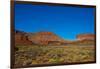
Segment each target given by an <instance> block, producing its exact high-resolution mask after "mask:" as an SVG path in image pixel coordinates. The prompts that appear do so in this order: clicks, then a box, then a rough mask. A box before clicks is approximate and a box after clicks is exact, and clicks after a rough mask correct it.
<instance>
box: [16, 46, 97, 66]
mask: <svg viewBox="0 0 100 69" xmlns="http://www.w3.org/2000/svg"><path fill="white" fill-rule="evenodd" d="M16 48H17V49H16V54H15V67H18V66H26V65H35V64H56V63H75V62H76V63H77V62H80V63H81V62H89V61H95V48H94V46H92V45H91V46H89V45H85V46H77V45H70V46H34V45H33V46H16Z"/></svg>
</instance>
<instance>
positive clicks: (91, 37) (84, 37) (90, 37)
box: [77, 34, 95, 41]
mask: <svg viewBox="0 0 100 69" xmlns="http://www.w3.org/2000/svg"><path fill="white" fill-rule="evenodd" d="M77 40H80V41H81V40H95V35H94V34H79V35H77Z"/></svg>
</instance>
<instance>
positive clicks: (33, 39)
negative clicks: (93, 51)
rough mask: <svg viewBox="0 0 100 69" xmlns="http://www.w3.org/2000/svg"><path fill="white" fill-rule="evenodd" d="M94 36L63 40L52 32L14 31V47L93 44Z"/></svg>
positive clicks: (79, 36)
mask: <svg viewBox="0 0 100 69" xmlns="http://www.w3.org/2000/svg"><path fill="white" fill-rule="evenodd" d="M94 40H95V35H94V34H80V35H77V40H75V41H70V40H64V39H62V38H61V37H59V36H58V35H56V34H54V33H52V32H36V33H26V32H23V31H18V30H17V31H15V45H32V44H36V45H67V44H93V43H95V41H94Z"/></svg>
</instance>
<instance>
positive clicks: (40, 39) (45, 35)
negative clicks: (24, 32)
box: [29, 32, 62, 45]
mask: <svg viewBox="0 0 100 69" xmlns="http://www.w3.org/2000/svg"><path fill="white" fill-rule="evenodd" d="M29 40H31V41H32V42H33V43H35V44H40V45H48V44H57V45H59V44H61V41H62V39H61V38H60V37H58V36H57V35H56V34H54V33H52V32H37V33H35V34H33V35H31V36H29Z"/></svg>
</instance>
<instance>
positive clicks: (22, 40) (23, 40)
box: [15, 31, 33, 45]
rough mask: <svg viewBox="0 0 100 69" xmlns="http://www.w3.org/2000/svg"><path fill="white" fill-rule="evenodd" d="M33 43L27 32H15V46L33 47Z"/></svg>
mask: <svg viewBox="0 0 100 69" xmlns="http://www.w3.org/2000/svg"><path fill="white" fill-rule="evenodd" d="M31 44H33V43H32V41H30V40H29V38H28V36H27V35H26V33H25V32H21V31H16V32H15V45H31Z"/></svg>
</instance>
